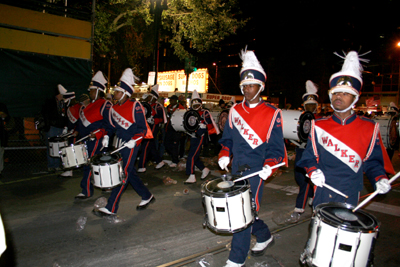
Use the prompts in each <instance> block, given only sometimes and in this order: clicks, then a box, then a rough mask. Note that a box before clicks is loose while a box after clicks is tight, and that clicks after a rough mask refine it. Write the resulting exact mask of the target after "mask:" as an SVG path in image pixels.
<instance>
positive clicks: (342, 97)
mask: <svg viewBox="0 0 400 267" xmlns="http://www.w3.org/2000/svg"><path fill="white" fill-rule="evenodd" d="M354 98H355V96H354V95H352V94H349V93H345V92H335V93H332V100H331V103H332V106H333V107H334V108H335V109H337V110H344V109H346V108H348V107H349V106H350V105H351V104H352V103H353V101H354Z"/></svg>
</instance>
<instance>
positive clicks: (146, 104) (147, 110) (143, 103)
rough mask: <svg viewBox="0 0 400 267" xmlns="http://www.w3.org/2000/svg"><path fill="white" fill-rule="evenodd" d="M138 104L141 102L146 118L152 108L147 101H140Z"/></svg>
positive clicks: (148, 116)
mask: <svg viewBox="0 0 400 267" xmlns="http://www.w3.org/2000/svg"><path fill="white" fill-rule="evenodd" d="M140 104H142V106H143V109H144V116H145V117H146V119H148V118H150V116H151V112H152V108H151V106H150V104H149V103H147V102H144V101H143V102H140Z"/></svg>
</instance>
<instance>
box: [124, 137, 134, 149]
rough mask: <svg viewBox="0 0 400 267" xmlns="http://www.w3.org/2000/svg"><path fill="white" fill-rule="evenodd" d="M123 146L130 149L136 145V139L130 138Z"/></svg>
mask: <svg viewBox="0 0 400 267" xmlns="http://www.w3.org/2000/svg"><path fill="white" fill-rule="evenodd" d="M125 146H126V147H127V148H130V149H132V148H134V147H135V146H136V140H134V139H132V140H130V141H129V142H127V143H125Z"/></svg>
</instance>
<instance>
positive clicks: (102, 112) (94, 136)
mask: <svg viewBox="0 0 400 267" xmlns="http://www.w3.org/2000/svg"><path fill="white" fill-rule="evenodd" d="M106 84H107V80H106V79H105V78H104V76H103V73H102V72H101V71H98V72H97V73H96V74H95V75H94V76H93V78H92V82H91V84H90V87H89V89H88V90H89V96H90V99H91V100H92V102H91V103H90V104H89V105H87V106H86V107H85V108H84V109H81V110H80V113H79V120H78V122H77V123H78V126H77V128H76V129H77V130H76V131H75V133H74V135H75V136H77V135H79V136H80V137H81V138H82V137H85V136H89V137H90V139H88V140H86V145H87V150H88V156H89V158H91V157H93V156H94V155H96V154H98V153H100V150H101V148H102V147H101V142H102V140H103V136H104V138H108V136H106V134H107V130H106V127H107V125H108V123H107V119H108V117H109V112H110V108H111V107H112V104H111V102H110V101H107V100H105V99H104V91H105V89H106ZM91 176H92V172H91V167H90V165H85V166H83V178H82V180H81V188H82V192H81V193H79V194H78V195H76V196H75V199H77V200H79V199H87V198H90V197H92V196H93V185H92V183H91Z"/></svg>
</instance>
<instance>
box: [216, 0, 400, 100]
mask: <svg viewBox="0 0 400 267" xmlns="http://www.w3.org/2000/svg"><path fill="white" fill-rule="evenodd" d="M240 2H241V10H242V11H243V16H244V17H250V18H251V20H250V21H249V23H248V24H247V25H246V27H245V28H244V29H242V30H240V31H238V34H237V35H236V36H232V37H230V38H228V40H226V44H230V45H229V46H223V48H222V50H221V51H222V54H224V52H226V51H230V52H232V53H234V52H233V50H234V49H236V50H238V51H237V52H239V51H240V49H241V48H244V47H245V46H246V45H248V49H250V50H254V51H255V53H256V55H257V57H258V59H259V61H260V62H261V64H262V65H263V67H264V69H265V71H266V72H267V76H268V78H267V85H266V86H267V90H266V91H265V94H266V95H267V93H269V95H272V93H274V94H275V95H276V94H279V93H281V94H284V95H285V96H286V98H287V102H288V103H290V102H293V103H295V102H297V100H298V99H299V98H300V99H301V95H303V94H304V93H305V82H306V80H312V81H313V82H315V83H316V84H318V85H319V87H320V100H322V101H325V102H326V101H328V100H329V99H328V97H327V95H326V90H327V89H328V82H329V77H330V76H331V75H332V74H333V73H335V72H337V71H339V70H340V68H341V64H342V62H343V60H342V59H340V58H339V57H337V56H335V55H334V54H333V52H335V51H336V52H338V53H340V54H343V53H342V50H343V51H350V50H355V51H359V53H360V54H362V53H365V52H367V51H370V50H371V53H370V54H368V55H366V56H364V58H367V59H370V60H371V62H370V63H369V64H377V63H379V62H381V61H386V60H390V58H392V59H393V58H394V57H397V58H398V59H399V58H400V56H399V55H400V49H399V50H398V51H397V50H396V47H395V45H396V43H397V41H398V37H400V30H399V28H398V27H399V26H400V23H399V14H398V13H399V10H400V9H399V7H400V3H399V2H400V1H388V0H382V1H373V2H372V4H371V3H369V4H367V3H366V1H315V0H313V1H277V2H272V1H256V0H240ZM399 40H400V39H399ZM232 43H235V44H236V45H234V46H232ZM219 59H220V60H221V66H222V65H224V63H228V64H233V62H230V61H236V62H237V63H238V64H240V59H239V58H238V57H232V58H224V57H223V55H221V57H220V58H219ZM220 70H221V71H220V74H221V75H223V70H222V69H220ZM365 70H368V65H366V66H365ZM238 71H239V68H237V69H235V71H233V70H232V71H231V72H232V74H233V75H234V73H235V72H236V73H237V74H236V75H237V76H232V77H231V79H229V80H230V82H229V83H228V82H226V83H222V84H221V89H222V90H223V93H226V94H240V90H239V89H238V86H237V84H238V82H239V78H238V77H239V76H238ZM226 72H227V73H228V72H229V71H226ZM210 73H211V71H210ZM232 74H231V75H232ZM235 79H237V80H236V81H234V80H235ZM234 82H235V83H236V85H234V84H233V83H234ZM298 102H299V103H300V101H298ZM294 105H296V104H294Z"/></svg>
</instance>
